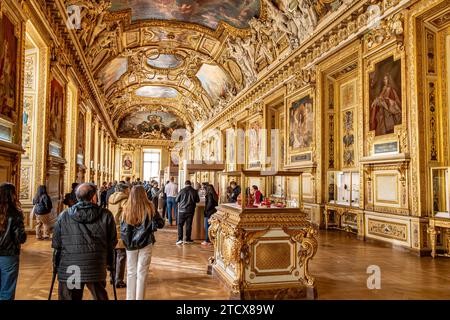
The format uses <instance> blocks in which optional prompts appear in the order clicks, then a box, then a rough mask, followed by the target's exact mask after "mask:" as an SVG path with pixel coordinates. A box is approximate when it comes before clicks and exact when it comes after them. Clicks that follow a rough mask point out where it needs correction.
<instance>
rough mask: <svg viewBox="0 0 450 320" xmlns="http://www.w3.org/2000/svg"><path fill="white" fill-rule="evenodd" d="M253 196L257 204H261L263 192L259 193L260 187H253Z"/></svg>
mask: <svg viewBox="0 0 450 320" xmlns="http://www.w3.org/2000/svg"><path fill="white" fill-rule="evenodd" d="M251 192H252V194H253V198H254V199H255V202H254V203H255V204H260V203H261V201H262V193H261V191H259V189H258V186H257V185H253V186H252V191H251Z"/></svg>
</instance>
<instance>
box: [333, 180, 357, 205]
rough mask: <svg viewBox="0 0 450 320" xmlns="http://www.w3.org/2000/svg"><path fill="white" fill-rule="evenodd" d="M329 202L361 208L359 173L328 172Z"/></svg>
mask: <svg viewBox="0 0 450 320" xmlns="http://www.w3.org/2000/svg"><path fill="white" fill-rule="evenodd" d="M328 202H329V203H332V204H337V205H342V206H352V207H359V172H355V171H330V172H328Z"/></svg>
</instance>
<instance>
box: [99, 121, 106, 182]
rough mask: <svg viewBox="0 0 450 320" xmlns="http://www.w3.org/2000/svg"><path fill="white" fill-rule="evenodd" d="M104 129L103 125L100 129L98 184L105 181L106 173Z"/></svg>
mask: <svg viewBox="0 0 450 320" xmlns="http://www.w3.org/2000/svg"><path fill="white" fill-rule="evenodd" d="M104 134H105V132H104V129H103V127H102V128H101V129H100V136H99V139H100V154H99V164H100V167H99V169H98V170H99V175H98V176H99V181H98V185H99V186H100V185H101V184H102V183H103V180H104V175H103V171H104V165H105V162H104V161H105V139H104Z"/></svg>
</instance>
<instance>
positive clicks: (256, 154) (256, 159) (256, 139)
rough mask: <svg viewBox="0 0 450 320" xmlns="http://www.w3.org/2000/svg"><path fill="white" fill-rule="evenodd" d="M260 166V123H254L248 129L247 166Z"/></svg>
mask: <svg viewBox="0 0 450 320" xmlns="http://www.w3.org/2000/svg"><path fill="white" fill-rule="evenodd" d="M260 165H261V123H260V122H259V121H255V122H252V123H250V125H249V128H248V166H249V168H254V167H259V166H260Z"/></svg>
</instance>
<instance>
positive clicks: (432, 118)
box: [428, 81, 439, 161]
mask: <svg viewBox="0 0 450 320" xmlns="http://www.w3.org/2000/svg"><path fill="white" fill-rule="evenodd" d="M435 92H436V84H435V83H434V82H433V81H429V82H428V111H429V113H428V114H429V120H428V122H429V148H430V149H429V150H430V160H431V161H437V160H438V149H437V146H438V143H439V142H438V139H439V138H438V110H437V108H436V95H435Z"/></svg>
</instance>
